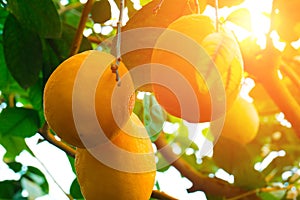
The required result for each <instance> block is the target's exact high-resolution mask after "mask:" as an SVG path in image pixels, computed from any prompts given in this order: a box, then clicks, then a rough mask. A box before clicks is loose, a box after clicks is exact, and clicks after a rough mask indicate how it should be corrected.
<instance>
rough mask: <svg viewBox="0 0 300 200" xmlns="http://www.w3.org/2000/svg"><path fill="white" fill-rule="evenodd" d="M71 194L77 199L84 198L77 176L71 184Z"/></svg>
mask: <svg viewBox="0 0 300 200" xmlns="http://www.w3.org/2000/svg"><path fill="white" fill-rule="evenodd" d="M70 195H71V196H72V197H73V198H75V199H81V198H83V196H82V194H81V191H80V186H79V183H78V180H77V178H75V179H74V181H73V182H72V184H71V187H70Z"/></svg>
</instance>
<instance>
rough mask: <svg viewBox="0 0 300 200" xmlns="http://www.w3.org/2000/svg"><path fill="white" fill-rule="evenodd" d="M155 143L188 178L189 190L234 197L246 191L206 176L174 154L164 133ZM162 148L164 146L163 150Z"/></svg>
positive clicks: (167, 159) (254, 197) (167, 158)
mask: <svg viewBox="0 0 300 200" xmlns="http://www.w3.org/2000/svg"><path fill="white" fill-rule="evenodd" d="M155 145H156V146H157V148H158V149H160V152H161V154H162V155H163V156H164V158H165V159H166V161H168V162H169V163H171V162H172V161H173V160H175V161H174V162H173V163H171V164H172V165H173V166H174V167H175V168H176V169H177V170H178V171H180V173H181V175H182V176H184V177H186V178H188V179H189V180H190V181H191V182H192V183H193V186H192V187H191V188H190V189H188V192H195V191H203V192H205V193H206V194H213V195H217V196H223V197H227V198H228V197H234V196H237V195H240V194H243V193H245V191H244V190H242V189H241V188H237V187H234V186H232V185H230V184H229V183H227V182H226V181H223V180H221V179H217V178H209V177H207V176H204V175H203V174H201V173H200V172H198V171H196V170H195V169H194V168H193V167H191V166H190V165H189V163H187V162H186V161H185V160H183V159H182V158H178V155H176V154H174V153H173V151H172V149H171V147H170V146H167V145H168V143H167V141H166V140H165V138H164V134H160V137H159V138H158V139H157V140H156V141H155ZM162 148H164V149H163V150H162ZM251 199H252V200H255V199H258V198H257V197H256V196H255V195H253V196H252V198H251Z"/></svg>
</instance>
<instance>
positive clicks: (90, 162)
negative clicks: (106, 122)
mask: <svg viewBox="0 0 300 200" xmlns="http://www.w3.org/2000/svg"><path fill="white" fill-rule="evenodd" d="M130 120H131V123H132V124H131V125H126V127H125V128H124V130H126V132H127V131H129V133H126V132H125V131H123V130H119V131H118V134H117V136H116V137H115V138H114V139H112V140H111V142H112V144H111V145H113V147H112V148H116V149H117V150H116V151H110V150H109V149H110V148H109V147H107V146H105V145H104V146H103V147H102V148H101V147H100V148H98V147H95V149H94V150H95V151H96V154H97V153H99V154H100V155H102V156H104V158H103V159H101V158H100V159H96V158H97V156H93V154H92V153H90V152H89V151H91V150H88V149H80V148H77V150H76V160H75V168H76V173H77V178H78V182H79V185H80V188H81V192H82V194H83V196H84V197H85V199H87V200H95V199H114V200H117V199H120V200H148V199H149V198H150V195H151V192H152V189H153V186H154V181H155V174H156V166H155V157H154V154H153V149H152V143H151V141H150V139H149V137H148V134H147V131H146V129H145V128H144V126H143V124H142V122H141V121H140V120H139V119H138V117H137V116H136V115H135V114H134V113H132V115H131V117H130ZM129 134H130V135H129ZM97 148H98V149H99V150H98V149H97ZM92 152H93V151H92ZM128 154H130V155H128ZM124 155H125V156H124ZM100 157H101V156H100ZM105 159H109V161H111V162H109V161H107V160H106V161H104V160H105ZM107 163H109V165H107Z"/></svg>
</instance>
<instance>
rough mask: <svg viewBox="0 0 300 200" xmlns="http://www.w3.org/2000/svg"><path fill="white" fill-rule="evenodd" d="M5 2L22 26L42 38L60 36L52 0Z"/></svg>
mask: <svg viewBox="0 0 300 200" xmlns="http://www.w3.org/2000/svg"><path fill="white" fill-rule="evenodd" d="M7 2H8V8H9V10H10V11H11V12H12V13H13V15H14V16H15V17H16V18H17V19H18V21H19V22H20V23H21V24H22V26H24V27H26V28H27V29H30V30H32V31H34V32H35V33H38V34H39V35H40V36H41V37H44V38H58V37H60V35H61V22H60V18H59V15H58V13H57V10H56V8H55V5H54V3H53V1H52V0H43V1H41V0H23V1H15V0H8V1H7ZM20 33H21V32H20Z"/></svg>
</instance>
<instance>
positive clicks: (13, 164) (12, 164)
mask: <svg viewBox="0 0 300 200" xmlns="http://www.w3.org/2000/svg"><path fill="white" fill-rule="evenodd" d="M6 164H7V165H8V166H9V168H10V169H12V170H13V171H14V172H15V173H17V172H20V171H21V169H22V166H23V165H22V164H21V163H18V162H15V161H13V162H8V163H6Z"/></svg>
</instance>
